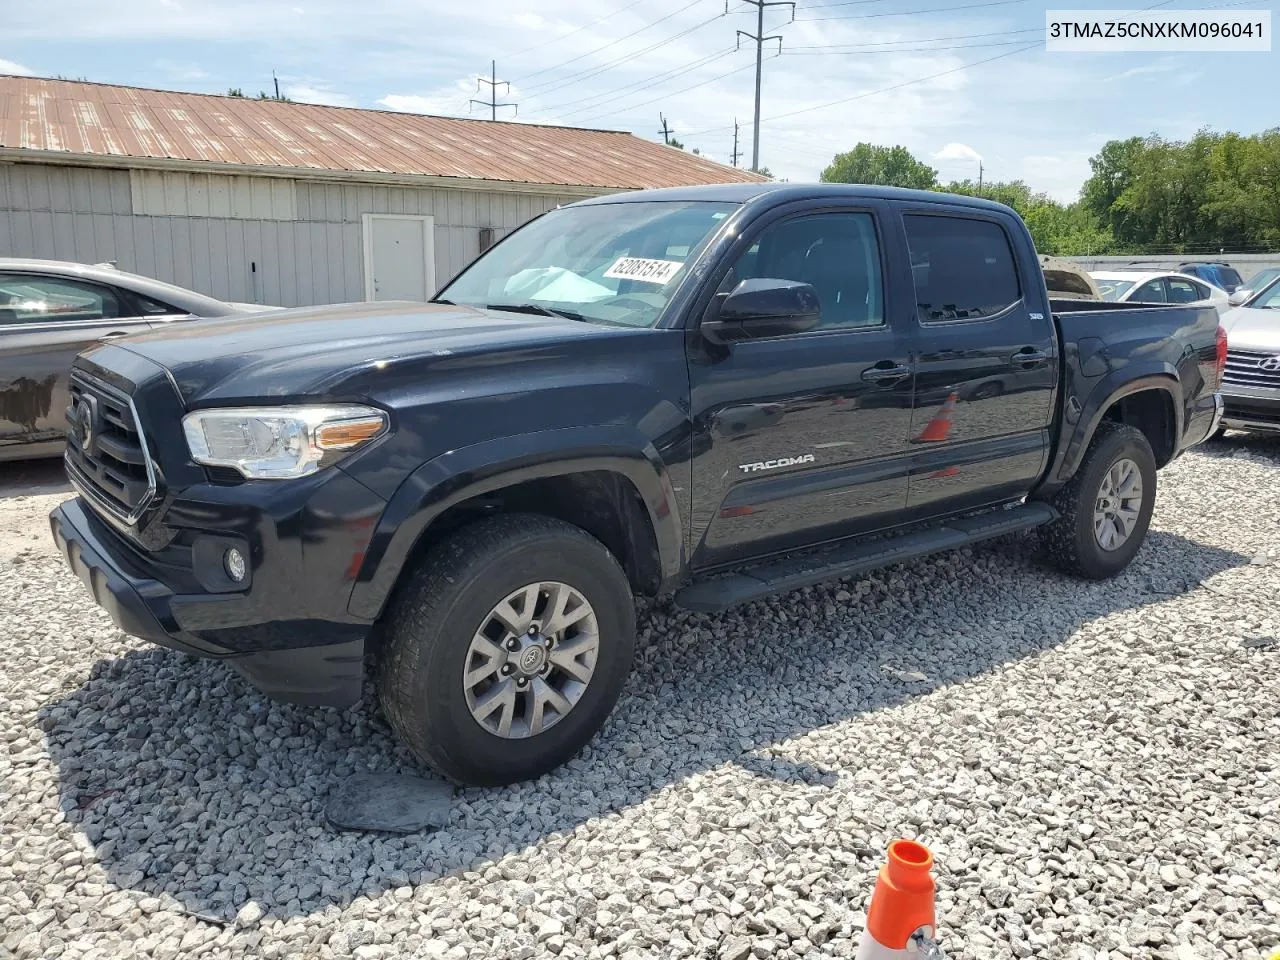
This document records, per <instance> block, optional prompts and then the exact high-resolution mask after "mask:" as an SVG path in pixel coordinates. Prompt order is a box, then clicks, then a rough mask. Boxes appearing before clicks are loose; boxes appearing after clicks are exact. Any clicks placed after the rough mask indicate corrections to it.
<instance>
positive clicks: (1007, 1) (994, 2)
mask: <svg viewBox="0 0 1280 960" xmlns="http://www.w3.org/2000/svg"><path fill="white" fill-rule="evenodd" d="M1026 2H1027V0H984V2H982V3H962V4H960V5H959V6H955V7H929V8H927V9H925V10H899V11H896V12H893V13H857V14H850V15H848V16H839V17H801V18H799V19H798V20H796V23H824V22H826V21H828V20H875V19H879V18H881V17H913V16H915V15H917V14H920V13H947V12H949V11H951V10H976V9H978V8H979V7H1007V6H1010V5H1012V4H1015V3H1026Z"/></svg>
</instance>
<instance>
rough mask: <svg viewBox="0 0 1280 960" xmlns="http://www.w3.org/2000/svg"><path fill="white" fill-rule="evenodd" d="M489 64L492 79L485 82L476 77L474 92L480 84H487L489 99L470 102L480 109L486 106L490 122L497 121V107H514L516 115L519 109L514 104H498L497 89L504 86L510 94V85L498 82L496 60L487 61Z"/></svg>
mask: <svg viewBox="0 0 1280 960" xmlns="http://www.w3.org/2000/svg"><path fill="white" fill-rule="evenodd" d="M489 64H490V67H491V68H492V71H493V77H492V79H490V80H486V79H485V78H484V77H476V90H477V91H478V90H479V89H480V84H482V83H487V84H489V99H488V100H472V101H471V102H472V103H478V104H480V106H482V107H484V106H487V107H488V108H489V110H490V114H491V115H490V117H489V119H490V120H497V119H498V108H499V107H515V111H516V113H517V114H518V113H519V112H520V107H519V106H518V105H517V104H514V103H499V102H498V87H499V86H505V87H506V88H507V92H508V93H510V92H511V84H509V83H507V81H505V80H499V79H498V61H496V60H491V61H489ZM469 111H470V107H468V112H469Z"/></svg>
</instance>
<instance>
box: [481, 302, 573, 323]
mask: <svg viewBox="0 0 1280 960" xmlns="http://www.w3.org/2000/svg"><path fill="white" fill-rule="evenodd" d="M484 308H485V309H486V310H507V311H509V312H511V313H531V314H534V315H535V316H539V317H561V318H563V319H565V320H582V321H586V322H590V321H587V318H586V317H584V316H583V315H582V314H580V313H574V312H573V311H572V310H552V309H551V308H550V307H544V306H542V304H540V303H486V304H485V306H484Z"/></svg>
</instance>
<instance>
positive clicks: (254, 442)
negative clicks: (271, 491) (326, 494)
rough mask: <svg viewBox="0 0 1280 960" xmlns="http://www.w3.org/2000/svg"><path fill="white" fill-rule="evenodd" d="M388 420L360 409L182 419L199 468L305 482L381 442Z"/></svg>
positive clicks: (252, 410) (238, 412)
mask: <svg viewBox="0 0 1280 960" xmlns="http://www.w3.org/2000/svg"><path fill="white" fill-rule="evenodd" d="M387 426H388V421H387V415H386V413H384V412H383V411H381V410H378V409H376V408H375V407H365V406H359V405H356V404H341V405H316V406H294V407H225V408H221V409H212V410H197V411H195V412H194V413H189V414H187V415H186V416H185V417H183V418H182V429H183V432H185V433H186V435H187V446H188V447H190V448H191V457H192V459H193V460H195V462H196V463H201V464H204V465H205V466H209V467H234V468H235V469H236V470H239V471H240V472H241V473H242V474H244V475H245V476H246V477H248V478H249V479H251V480H265V479H275V480H284V479H290V478H293V477H305V476H307V475H308V474H312V473H315V472H316V471H317V470H319V469H320V468H321V467H322V466H328V464H330V463H332V462H333V461H335V460H340V459H341V458H342V457H344V456H346V455H347V454H348V453H350V452H351V451H352V450H355V449H356V448H357V447H360V446H363V445H364V444H366V443H368V442H369V441H371V440H374V439H376V438H377V437H380V436H381V435H382V434H383V433H385V432H386V430H387Z"/></svg>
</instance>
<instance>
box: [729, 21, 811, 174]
mask: <svg viewBox="0 0 1280 960" xmlns="http://www.w3.org/2000/svg"><path fill="white" fill-rule="evenodd" d="M743 2H744V3H749V4H751V5H752V6H753V7H755V8H756V32H755V33H747V32H746V31H745V30H739V31H738V37H739V38H741V37H746V38H747V39H748V40H754V41H755V42H756V114H755V123H754V125H753V129H752V131H751V137H752V142H751V170H752V171H753V172H755V173H759V172H760V71H761V70H762V69H763V65H764V42H765V41H766V40H777V41H778V53H782V37H781V35H779V34H774V35H773V36H771V37H766V36H765V35H764V8H765V7H790V8H791V20H788V21H787V22H788V23H791V22H793V21H794V20H795V18H796V5H795V3H793V2H792V0H743ZM726 9H727V7H726ZM738 44H739V46H741V44H742V40H741V39H739V40H738Z"/></svg>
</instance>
